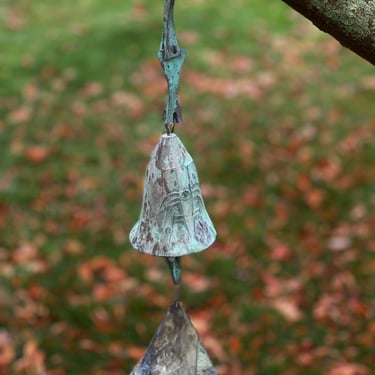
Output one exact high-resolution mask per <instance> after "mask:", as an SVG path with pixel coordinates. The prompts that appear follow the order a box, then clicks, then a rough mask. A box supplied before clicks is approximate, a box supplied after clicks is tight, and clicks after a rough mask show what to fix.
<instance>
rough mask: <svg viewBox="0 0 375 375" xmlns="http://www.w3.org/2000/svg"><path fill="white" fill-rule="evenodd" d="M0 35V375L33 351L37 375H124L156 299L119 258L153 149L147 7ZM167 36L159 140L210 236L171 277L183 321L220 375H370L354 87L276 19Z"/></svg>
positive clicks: (370, 88) (365, 221)
mask: <svg viewBox="0 0 375 375" xmlns="http://www.w3.org/2000/svg"><path fill="white" fill-rule="evenodd" d="M0 18H1V19H2V20H3V21H4V22H2V23H1V26H0V45H1V46H2V47H1V49H0V65H1V69H0V82H1V85H0V95H1V99H0V116H1V117H0V160H1V163H0V172H1V175H0V176H1V177H0V264H1V272H0V280H1V284H0V296H1V297H2V298H1V300H0V325H1V327H3V330H4V332H7V333H8V334H9V335H10V337H11V339H10V341H9V342H8V341H7V345H9V346H10V347H11V348H12V350H13V354H14V355H13V360H12V361H11V362H9V363H8V366H6V367H4V369H2V368H1V366H0V373H1V371H3V373H4V374H8V373H11V374H22V373H27V374H29V373H30V374H31V373H32V371H33V370H32V369H31V368H30V366H31V365H29V367H27V366H26V365H24V367H25V366H26V370H25V369H22V366H21V365H20V363H21V364H22V361H21V360H23V361H24V362H23V363H25V358H26V357H27V356H26V355H25V351H24V350H25V347H27V343H30V342H34V341H35V342H36V343H37V346H38V350H40V351H41V352H43V353H45V360H44V362H45V367H46V368H48V373H49V374H69V375H74V374H81V373H90V374H109V373H111V374H127V373H129V372H130V370H131V368H132V367H133V366H134V364H135V362H136V360H137V358H139V355H140V354H141V352H142V350H144V348H145V347H146V345H147V343H148V342H149V340H150V339H151V337H152V335H153V333H154V331H155V329H156V326H157V324H158V322H159V321H160V320H161V318H162V316H163V312H164V311H165V310H166V308H167V306H168V304H169V302H170V301H171V300H172V299H173V295H174V291H173V288H172V285H171V281H170V280H169V276H168V271H167V269H166V266H165V264H163V263H162V262H161V261H160V260H159V259H153V258H152V257H147V256H141V255H140V254H138V253H136V252H134V251H133V250H132V249H131V247H130V245H129V242H128V239H127V233H128V231H129V229H130V228H131V226H132V224H134V222H135V220H136V219H137V215H138V213H139V207H140V199H141V194H142V179H143V173H144V168H145V165H146V163H147V160H148V157H149V153H150V152H151V150H152V148H153V147H154V145H155V143H156V141H157V139H158V137H159V135H160V133H161V131H162V123H161V112H162V108H163V105H164V96H165V83H164V80H163V77H162V72H161V69H160V67H159V65H158V62H157V60H156V57H155V54H156V51H157V49H158V47H159V42H160V35H161V19H162V4H159V3H156V2H151V1H148V2H146V1H128V2H121V1H119V0H111V1H107V2H105V3H103V2H101V1H98V0H80V1H74V2H73V1H70V0H69V1H64V2H58V3H56V2H52V1H48V0H43V1H42V0H39V1H35V2H29V1H27V0H17V1H3V2H2V4H1V5H0ZM175 19H176V26H177V31H178V35H179V37H180V44H181V46H182V47H185V48H186V49H187V52H188V56H187V60H186V62H185V64H184V67H183V71H182V76H181V87H180V94H181V104H182V108H183V113H184V124H183V125H182V126H181V128H180V129H178V134H179V136H180V137H181V139H182V140H183V141H184V143H185V144H186V146H187V148H188V149H189V151H190V152H191V154H192V155H193V157H194V158H195V161H196V164H197V168H198V171H199V175H200V180H201V183H202V190H203V193H204V195H205V198H206V203H207V208H208V211H209V212H210V214H211V216H212V218H213V221H214V222H215V224H216V226H217V230H218V233H219V237H218V240H217V242H216V244H215V245H214V246H213V247H212V248H211V249H209V250H208V251H207V252H204V253H202V254H198V255H194V256H192V257H187V258H186V259H185V258H184V259H183V267H184V273H185V275H186V276H185V280H186V281H185V283H184V289H183V301H184V303H185V304H186V306H187V307H188V309H189V311H190V313H191V315H192V318H193V321H194V322H195V323H196V324H197V328H198V330H199V328H200V333H201V336H202V340H203V342H204V343H205V344H206V346H207V348H208V350H209V352H210V355H211V357H212V358H213V360H214V362H215V363H216V364H217V368H218V371H219V373H220V374H236V373H239V374H250V373H254V374H257V375H260V374H285V375H286V374H288V375H290V374H299V373H301V372H302V371H303V372H304V373H306V374H311V375H312V374H326V373H329V371H330V369H332V368H334V366H336V365H339V364H342V363H344V364H345V363H355V364H357V365H358V366H364V367H365V368H367V371H369V373H371V371H374V365H373V360H372V359H373V349H372V348H373V347H374V345H375V343H374V339H373V334H372V333H373V330H374V323H373V319H374V311H375V306H374V299H373V296H374V293H375V289H374V285H375V283H374V276H373V274H374V268H375V266H374V259H373V258H374V248H375V245H374V241H375V239H374V236H373V233H374V225H375V224H374V221H373V218H372V211H373V207H374V204H375V188H374V186H375V185H374V177H375V169H374V162H373V161H374V156H375V155H374V146H373V142H372V138H373V133H374V130H375V123H374V115H375V109H374V106H373V103H374V99H375V89H374V83H373V82H374V71H373V67H372V66H370V65H369V64H367V63H366V62H364V61H362V60H361V59H360V58H358V57H356V56H355V55H353V54H352V53H350V52H349V51H346V50H344V49H343V48H341V47H340V46H338V44H337V43H336V42H335V41H333V40H332V39H331V38H330V37H329V36H326V35H323V34H322V33H320V32H319V31H317V30H315V29H314V28H313V27H312V26H310V25H309V23H308V22H305V21H304V20H303V19H301V18H300V17H299V16H298V15H296V14H294V13H293V12H292V11H291V10H290V9H288V8H287V7H286V6H285V5H283V4H282V3H281V2H267V3H265V2H261V1H251V2H250V1H244V0H236V1H232V2H231V3H230V5H229V4H225V5H221V4H220V5H219V4H218V3H217V1H213V0H210V1H205V2H200V1H194V2H191V3H181V4H180V3H178V2H177V4H176V16H175ZM98 257H101V258H99V260H98ZM110 260H112V261H110ZM121 272H122V273H121ZM113 275H115V276H113ZM116 275H117V276H116ZM116 277H117V279H116ZM237 340H239V343H238V341H237ZM4 345H5V344H4ZM34 354H35V353H34ZM35 355H36V354H35ZM17 361H18V362H17ZM20 361H21V362H20ZM17 363H18V365H17ZM22 371H23V372H22ZM35 371H37V370H34V372H35Z"/></svg>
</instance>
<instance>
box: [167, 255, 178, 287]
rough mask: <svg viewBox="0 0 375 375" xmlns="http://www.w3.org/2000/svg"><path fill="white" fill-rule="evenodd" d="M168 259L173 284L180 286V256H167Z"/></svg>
mask: <svg viewBox="0 0 375 375" xmlns="http://www.w3.org/2000/svg"><path fill="white" fill-rule="evenodd" d="M166 259H167V262H168V267H169V270H170V271H171V275H172V280H173V284H174V285H176V286H177V287H179V286H180V281H181V265H180V257H167V258H166Z"/></svg>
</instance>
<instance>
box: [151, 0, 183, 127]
mask: <svg viewBox="0 0 375 375" xmlns="http://www.w3.org/2000/svg"><path fill="white" fill-rule="evenodd" d="M173 10H174V0H165V1H164V22H163V34H162V38H161V42H160V49H159V52H158V58H159V60H160V63H161V66H162V68H163V71H164V75H165V78H166V79H167V83H168V98H167V103H166V106H165V111H164V124H165V127H166V128H167V132H168V133H169V131H170V129H173V127H174V125H175V124H176V123H181V122H182V113H181V108H180V105H179V103H178V96H177V89H178V83H179V79H180V71H181V67H182V64H183V63H184V60H185V56H186V51H185V50H184V49H181V48H180V47H179V45H178V41H177V36H176V32H175V28H174V16H173Z"/></svg>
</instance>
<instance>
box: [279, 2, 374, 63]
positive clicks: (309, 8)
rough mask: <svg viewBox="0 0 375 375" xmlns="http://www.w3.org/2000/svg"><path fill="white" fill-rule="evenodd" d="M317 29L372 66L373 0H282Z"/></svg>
mask: <svg viewBox="0 0 375 375" xmlns="http://www.w3.org/2000/svg"><path fill="white" fill-rule="evenodd" d="M283 1H284V2H285V3H287V4H288V5H289V6H291V7H292V8H294V9H295V10H296V11H297V12H299V13H301V14H302V15H303V16H305V17H306V18H308V19H309V20H310V21H311V22H313V23H314V24H315V25H316V26H317V27H318V28H319V29H320V30H322V31H324V32H326V33H329V34H331V35H332V36H333V37H334V38H336V39H337V40H338V41H339V42H340V43H341V44H342V45H343V46H345V47H347V48H349V49H350V50H352V51H353V52H355V53H357V54H358V55H359V56H361V57H362V58H364V59H366V60H367V61H369V62H370V63H372V64H374V65H375V1H374V0H283Z"/></svg>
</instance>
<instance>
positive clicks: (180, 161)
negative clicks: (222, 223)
mask: <svg viewBox="0 0 375 375" xmlns="http://www.w3.org/2000/svg"><path fill="white" fill-rule="evenodd" d="M215 237H216V231H215V228H214V226H213V224H212V222H211V219H210V217H209V216H208V214H207V211H206V208H205V206H204V202H203V198H202V194H201V191H200V187H199V180H198V174H197V170H196V168H195V164H194V162H193V159H192V157H191V156H190V154H189V153H188V152H187V150H186V148H185V146H184V145H183V144H182V142H181V141H180V139H179V138H178V137H177V135H176V134H174V133H171V134H169V135H167V134H164V135H162V136H161V138H160V141H159V143H158V144H157V145H156V147H155V149H154V150H153V152H152V154H151V157H150V161H149V163H148V165H147V169H146V176H145V183H144V193H143V202H142V210H141V214H140V218H139V220H138V222H137V223H136V224H135V226H134V227H133V228H132V230H131V232H130V242H131V244H132V246H133V247H134V248H135V249H137V250H139V251H141V252H144V253H147V254H152V255H158V256H166V257H179V256H182V255H186V254H190V253H194V252H198V251H201V250H204V249H206V248H207V247H209V246H210V245H211V244H212V243H213V242H214V240H215Z"/></svg>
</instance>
